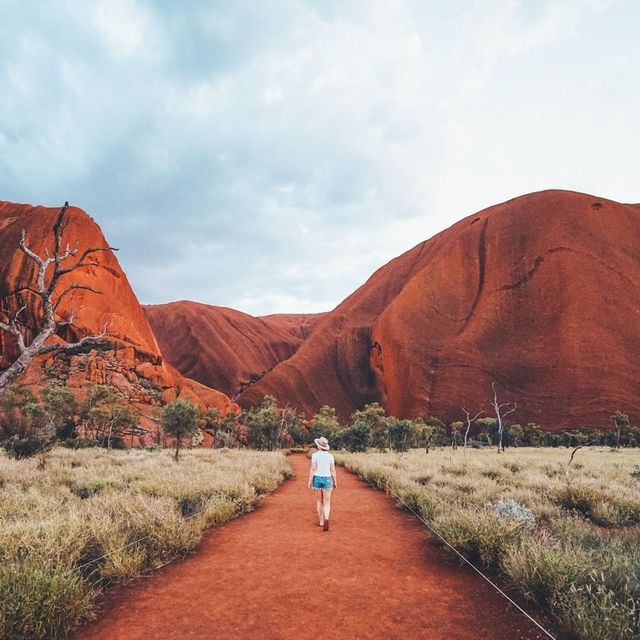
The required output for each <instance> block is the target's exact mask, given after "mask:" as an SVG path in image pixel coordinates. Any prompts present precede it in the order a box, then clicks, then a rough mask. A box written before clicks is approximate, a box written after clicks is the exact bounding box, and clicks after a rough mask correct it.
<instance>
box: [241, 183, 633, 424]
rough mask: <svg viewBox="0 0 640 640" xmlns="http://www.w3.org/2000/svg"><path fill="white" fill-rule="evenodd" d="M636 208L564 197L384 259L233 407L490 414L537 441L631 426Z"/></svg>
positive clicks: (555, 195) (475, 220) (541, 197)
mask: <svg viewBox="0 0 640 640" xmlns="http://www.w3.org/2000/svg"><path fill="white" fill-rule="evenodd" d="M638 282H640V206H639V205H625V204H619V203H616V202H612V201H610V200H606V199H604V198H597V197H594V196H590V195H585V194H580V193H574V192H567V191H543V192H540V193H533V194H530V195H526V196H522V197H520V198H515V199H513V200H510V201H508V202H505V203H503V204H499V205H496V206H494V207H490V208H488V209H485V210H484V211H480V212H479V213H477V214H474V215H472V216H469V217H468V218H465V219H463V220H461V221H460V222H458V223H457V224H455V225H453V226H452V227H451V228H449V229H447V230H445V231H443V232H441V233H439V234H438V235H436V236H435V237H433V238H431V239H430V240H427V241H426V242H423V243H421V244H419V245H418V246H416V247H414V248H413V249H411V250H410V251H408V252H407V253H405V254H403V255H401V256H400V257H398V258H396V259H395V260H392V261H391V262H390V263H389V264H387V265H385V266H384V267H382V268H381V269H379V270H378V271H377V272H376V273H374V274H373V275H372V276H371V278H370V279H369V280H368V281H367V282H366V283H365V284H364V285H363V286H362V287H360V288H359V289H358V290H357V291H356V292H355V293H354V294H352V295H351V296H349V297H348V298H347V299H346V300H345V301H344V302H342V304H340V305H339V306H338V307H337V308H336V309H335V310H334V311H332V312H331V313H329V314H327V316H326V317H324V318H323V319H322V320H321V321H320V322H319V323H318V324H317V326H316V327H315V328H314V331H313V333H312V334H311V336H310V337H309V338H308V339H307V340H306V341H305V342H304V343H303V344H302V346H301V347H300V348H299V349H298V351H297V352H296V353H295V354H294V355H293V356H292V357H291V358H289V359H287V360H285V361H283V362H281V363H280V364H278V365H277V366H276V367H275V368H274V369H273V370H272V371H270V372H268V373H267V374H266V375H265V376H264V377H263V378H262V379H260V380H259V381H258V382H257V383H256V384H254V385H252V386H251V387H250V388H249V389H247V390H246V391H245V392H244V393H243V394H242V395H241V396H240V398H239V401H240V403H241V404H243V405H250V404H254V403H257V402H259V401H260V399H261V398H262V396H264V394H266V393H271V394H274V395H276V396H277V397H278V398H280V399H281V401H286V402H290V403H292V404H295V405H297V406H298V407H299V408H301V409H303V410H304V411H306V412H307V413H308V414H311V413H313V412H314V411H316V410H317V409H318V407H319V406H320V405H321V404H323V403H328V404H331V405H334V406H335V407H336V408H337V409H338V411H339V412H340V414H341V415H342V416H347V415H348V414H349V413H350V412H352V411H353V410H354V409H356V408H358V407H361V406H362V405H363V404H364V403H366V402H370V401H374V400H378V401H381V402H383V403H384V405H385V407H386V408H387V411H388V412H389V413H391V414H393V415H396V416H399V417H414V416H419V415H425V414H429V415H436V416H439V417H441V418H444V419H447V420H459V419H461V418H462V412H461V407H463V406H464V407H467V408H468V409H470V410H473V411H477V410H480V409H484V410H485V411H487V412H489V410H490V406H489V402H488V400H489V397H490V395H491V384H492V382H495V383H496V388H497V389H498V392H499V397H500V400H501V401H512V402H517V404H518V410H517V412H516V413H514V414H512V415H511V416H510V419H511V420H512V421H513V422H516V421H517V422H522V423H526V422H529V421H535V422H538V423H541V424H542V425H543V426H545V427H548V428H551V429H553V428H560V427H578V426H584V425H587V426H589V425H607V424H610V417H609V416H610V415H611V413H613V412H614V411H615V410H616V409H621V410H623V411H625V412H627V413H629V414H630V416H631V418H632V420H638V419H640V400H639V397H640V395H639V393H638V391H639V382H638V381H639V380H640V290H639V288H638Z"/></svg>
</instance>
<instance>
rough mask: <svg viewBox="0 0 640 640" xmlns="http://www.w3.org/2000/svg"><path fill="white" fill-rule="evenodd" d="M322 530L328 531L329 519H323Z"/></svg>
mask: <svg viewBox="0 0 640 640" xmlns="http://www.w3.org/2000/svg"><path fill="white" fill-rule="evenodd" d="M322 530H323V531H329V521H328V520H325V521H324V524H323V525H322Z"/></svg>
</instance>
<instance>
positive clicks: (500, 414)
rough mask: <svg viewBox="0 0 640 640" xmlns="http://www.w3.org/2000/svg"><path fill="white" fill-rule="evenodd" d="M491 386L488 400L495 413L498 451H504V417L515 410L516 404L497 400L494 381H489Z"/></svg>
mask: <svg viewBox="0 0 640 640" xmlns="http://www.w3.org/2000/svg"><path fill="white" fill-rule="evenodd" d="M491 388H492V389H493V399H491V400H490V402H491V406H492V407H493V410H494V411H495V413H496V420H497V423H498V453H500V452H501V451H504V442H503V435H504V427H505V420H504V419H505V417H506V416H508V415H509V414H510V413H513V412H514V411H515V410H516V404H515V403H511V402H502V403H500V402H499V401H498V392H497V391H496V383H495V382H492V383H491Z"/></svg>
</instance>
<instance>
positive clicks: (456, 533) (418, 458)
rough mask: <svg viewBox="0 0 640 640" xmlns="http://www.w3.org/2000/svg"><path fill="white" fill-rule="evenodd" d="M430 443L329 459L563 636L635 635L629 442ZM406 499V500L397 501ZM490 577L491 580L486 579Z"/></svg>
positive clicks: (638, 559)
mask: <svg viewBox="0 0 640 640" xmlns="http://www.w3.org/2000/svg"><path fill="white" fill-rule="evenodd" d="M570 454H571V451H570V450H568V449H547V448H545V449H525V448H521V449H508V450H507V451H506V452H504V453H500V454H498V453H497V452H496V451H494V450H491V451H489V450H472V449H468V450H462V449H458V450H456V451H453V450H451V449H437V450H435V451H432V452H430V453H429V454H428V455H427V454H425V452H424V451H418V450H413V451H411V452H409V453H404V454H396V453H358V454H350V453H338V454H337V460H338V462H339V463H341V464H344V465H345V466H346V467H347V468H348V469H350V470H353V471H355V472H356V473H357V474H358V475H359V476H360V477H362V478H363V479H364V480H366V481H367V482H369V483H370V484H372V485H373V486H375V487H377V488H379V489H382V488H385V486H388V488H389V491H390V493H391V494H392V495H395V496H396V497H397V499H399V500H398V503H399V504H400V506H403V505H402V504H401V503H404V504H405V505H407V506H408V507H409V508H410V509H411V510H414V511H415V512H416V513H418V514H419V515H420V516H421V517H422V518H424V519H425V520H426V521H427V522H429V523H430V524H431V525H432V526H433V527H434V528H435V529H436V530H437V531H438V532H439V533H440V534H441V535H442V536H443V537H444V538H445V539H446V540H448V541H449V542H450V543H451V544H452V545H453V546H454V547H456V548H457V549H458V550H459V551H460V552H461V553H462V554H463V555H464V556H465V557H466V558H467V559H469V560H470V561H472V562H473V563H474V564H475V565H476V566H479V567H484V568H485V569H488V570H490V572H500V573H501V574H502V575H503V579H504V580H505V581H507V582H508V583H510V584H511V585H512V586H513V588H514V589H515V590H516V591H519V593H520V597H521V599H523V600H525V601H526V600H528V601H532V602H534V603H536V604H537V605H538V607H539V608H541V609H542V610H544V611H545V612H546V614H547V616H548V617H549V619H550V620H551V621H552V623H553V624H554V625H555V632H556V633H557V634H558V636H559V637H563V638H572V639H579V640H623V639H624V640H631V639H634V638H639V637H640V466H638V465H640V455H639V454H638V452H637V450H633V449H622V450H610V449H600V448H598V449H586V448H585V449H581V450H579V451H577V452H576V455H575V458H574V460H573V462H572V463H571V464H570V465H569V458H570ZM405 508H406V507H405ZM487 588H489V587H487Z"/></svg>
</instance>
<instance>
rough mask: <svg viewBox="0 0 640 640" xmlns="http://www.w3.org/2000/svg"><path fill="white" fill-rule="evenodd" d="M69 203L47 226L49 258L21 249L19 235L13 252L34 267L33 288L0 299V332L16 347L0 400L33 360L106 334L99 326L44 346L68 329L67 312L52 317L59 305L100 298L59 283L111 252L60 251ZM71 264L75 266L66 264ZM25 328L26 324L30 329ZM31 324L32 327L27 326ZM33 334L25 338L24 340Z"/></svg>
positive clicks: (0, 377) (23, 242) (0, 382)
mask: <svg viewBox="0 0 640 640" xmlns="http://www.w3.org/2000/svg"><path fill="white" fill-rule="evenodd" d="M68 209H69V203H68V202H65V203H64V206H63V207H62V208H61V209H60V211H59V212H58V215H57V217H56V221H55V222H54V224H53V243H54V245H53V254H51V253H50V252H49V249H46V250H45V257H41V256H39V255H38V254H37V253H36V252H35V251H33V250H32V249H31V248H30V247H29V245H28V244H27V239H26V233H25V230H24V229H22V233H21V235H20V242H19V245H18V246H19V249H20V251H22V253H24V254H25V255H26V256H27V258H28V259H29V260H31V261H32V262H33V263H34V264H35V266H36V272H37V277H36V281H35V284H33V283H30V284H25V285H21V286H18V288H17V289H16V290H15V291H12V292H10V293H8V294H7V295H6V296H4V297H3V298H2V299H0V331H4V332H5V333H8V334H10V335H11V336H13V338H14V339H15V341H16V344H17V347H18V351H19V354H20V355H19V356H18V358H17V359H16V360H15V361H14V362H13V363H12V364H11V365H10V366H9V367H8V368H7V369H5V371H3V372H2V373H1V374H0V394H1V393H2V392H3V391H4V389H6V388H7V387H8V386H9V385H10V384H11V383H12V382H14V381H15V380H16V379H17V378H18V377H19V376H20V375H21V374H22V373H24V371H25V370H26V368H27V367H28V366H29V363H30V362H31V361H32V360H33V359H34V358H35V357H37V356H41V355H43V354H46V353H55V352H61V351H71V350H73V349H77V348H78V347H80V346H82V345H84V344H86V343H94V342H99V341H100V340H102V339H103V338H104V337H105V336H106V335H108V334H107V326H106V325H105V326H104V328H103V330H102V332H101V333H99V334H97V335H88V336H84V337H83V338H81V339H80V340H77V341H76V342H69V343H66V344H59V343H58V344H47V342H48V340H49V338H50V337H51V336H53V335H54V334H56V332H57V331H58V329H59V328H60V327H63V326H73V322H74V320H75V315H74V312H73V310H72V311H71V312H70V314H69V316H68V317H67V318H62V317H61V316H60V314H59V313H58V309H59V307H60V303H61V302H62V301H63V300H64V298H65V297H66V296H68V295H69V294H70V293H71V292H73V291H77V290H79V289H84V290H85V291H91V292H93V293H100V291H97V290H96V289H94V288H92V287H90V286H88V285H84V284H77V283H71V284H65V285H64V286H63V287H59V286H58V285H59V284H60V278H62V277H63V276H66V275H67V274H70V273H73V272H74V271H77V270H78V269H82V268H84V267H99V266H100V264H99V263H98V262H96V260H95V255H96V254H97V253H101V252H107V251H117V249H115V248H114V247H109V246H105V247H89V248H88V249H85V250H84V251H83V252H82V253H79V243H76V245H75V246H74V247H71V246H69V244H67V245H66V247H65V248H64V249H63V248H62V236H63V234H64V231H65V229H66V227H67V224H68V218H67V217H66V214H67V210H68ZM72 258H75V260H71V259H72ZM30 323H31V324H30ZM34 323H35V327H34V326H33V324H34ZM33 333H35V335H34V336H33V337H32V338H31V339H29V338H30V336H31V335H32V334H33Z"/></svg>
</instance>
